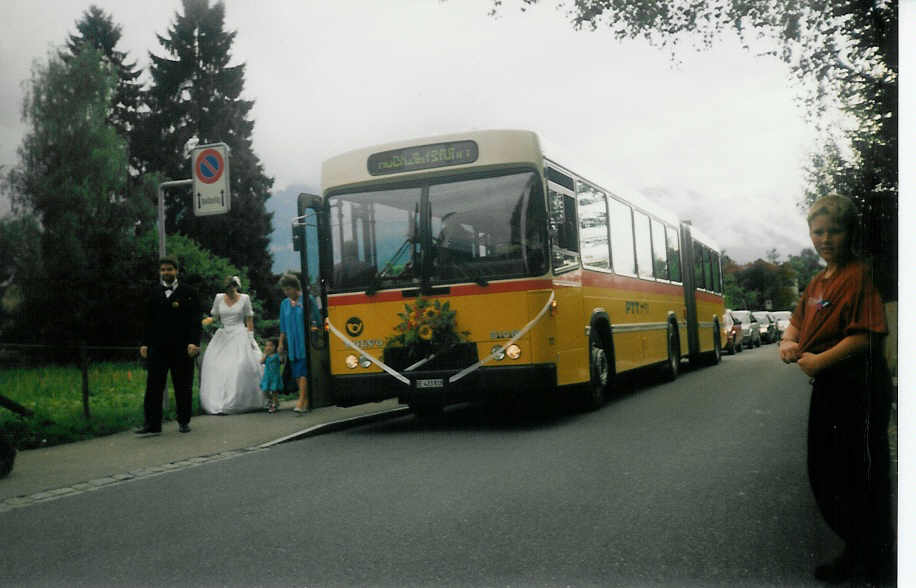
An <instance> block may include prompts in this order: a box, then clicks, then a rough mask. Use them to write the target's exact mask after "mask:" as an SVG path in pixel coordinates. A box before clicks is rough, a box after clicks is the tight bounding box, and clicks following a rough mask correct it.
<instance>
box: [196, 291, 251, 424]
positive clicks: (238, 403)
mask: <svg viewBox="0 0 916 588" xmlns="http://www.w3.org/2000/svg"><path fill="white" fill-rule="evenodd" d="M240 288H241V281H240V280H239V278H238V276H232V277H231V278H229V279H227V280H226V293H225V294H217V295H216V298H214V299H213V308H211V309H210V316H211V317H213V318H214V319H216V320H219V321H220V322H222V327H220V328H219V329H217V331H216V333H215V334H214V335H213V339H211V340H210V344H209V345H207V350H206V351H205V352H204V358H203V362H202V363H201V366H200V407H201V409H202V410H203V411H204V412H207V413H210V414H231V413H236V412H246V411H251V410H258V409H260V408H263V406H264V395H263V393H262V392H261V385H260V383H261V373H262V371H261V370H263V369H264V368H263V367H262V366H261V350H260V349H259V348H258V345H257V343H255V340H254V310H253V309H252V307H251V298H249V297H248V295H247V294H242V293H240V292H239V289H240Z"/></svg>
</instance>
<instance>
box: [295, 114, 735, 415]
mask: <svg viewBox="0 0 916 588" xmlns="http://www.w3.org/2000/svg"><path fill="white" fill-rule="evenodd" d="M300 206H304V205H302V204H301V203H300ZM308 207H310V208H312V209H313V211H310V212H311V213H312V214H313V215H314V217H315V218H316V219H317V227H318V238H317V240H316V243H317V248H318V249H319V251H318V255H314V252H311V254H312V255H313V256H314V257H316V258H318V259H319V260H320V262H319V265H320V272H319V273H320V276H321V284H322V288H321V292H322V297H323V302H324V304H323V307H324V308H325V310H326V327H327V330H328V334H327V337H328V354H329V366H330V370H329V371H330V373H329V374H324V375H323V376H324V377H329V378H330V380H331V383H332V390H333V401H334V402H335V403H336V404H338V405H341V406H349V405H354V404H360V403H365V402H372V401H379V400H383V399H387V398H394V397H396V398H398V399H399V400H400V402H401V403H404V404H408V405H410V406H411V407H413V408H414V409H415V410H416V411H418V412H422V411H424V410H435V409H439V408H441V407H442V406H444V405H448V404H453V403H458V402H462V401H467V400H474V399H481V398H484V399H485V398H489V397H491V396H495V395H499V394H502V393H505V392H511V393H514V394H515V395H520V396H523V397H524V396H526V395H531V396H532V398H534V397H536V396H541V395H543V394H545V393H552V392H554V391H556V390H571V391H574V392H576V393H579V394H581V395H582V397H583V400H584V401H585V402H587V403H588V405H589V406H592V407H597V406H599V405H600V404H601V403H602V401H603V399H604V397H605V395H606V393H607V391H608V389H609V387H610V386H612V384H613V380H614V376H615V375H616V374H619V373H622V372H625V371H628V370H633V369H636V368H642V367H645V366H650V365H659V366H661V367H662V368H663V369H664V370H665V372H666V374H667V375H668V376H669V377H670V378H672V379H673V378H674V377H676V376H677V373H678V370H679V366H680V364H681V360H682V359H689V360H690V361H691V362H695V361H698V360H700V359H708V360H710V361H711V362H712V363H715V362H718V360H719V357H720V350H721V342H720V331H719V324H720V320H721V319H720V317H721V315H722V313H723V310H724V307H723V299H722V287H721V284H722V280H721V271H720V259H719V257H720V256H719V252H718V249H717V247H716V246H715V244H714V243H713V242H712V241H711V240H710V239H708V238H707V237H704V236H702V235H701V233H700V232H699V231H698V230H697V229H696V228H695V227H692V226H690V224H689V223H686V222H680V221H679V220H678V219H677V218H676V217H675V216H674V215H673V214H671V213H670V212H668V211H665V210H663V209H662V208H660V207H658V206H656V205H654V204H653V203H651V202H649V201H647V200H646V199H645V198H643V197H640V196H639V195H637V194H634V193H623V192H620V191H619V190H615V189H614V187H613V185H612V184H610V183H607V181H606V180H605V179H604V178H603V177H602V176H601V175H600V174H599V173H594V172H592V171H586V170H585V169H583V168H580V167H576V162H575V161H568V160H565V159H561V158H560V155H558V154H557V153H555V152H554V151H552V150H551V149H549V148H547V147H545V146H544V144H543V142H542V141H541V140H540V139H539V137H538V136H537V135H536V134H535V133H532V132H528V131H515V130H492V131H474V132H469V133H465V134H460V135H448V136H439V137H431V138H424V139H418V140H412V141H403V142H398V143H391V144H387V145H381V146H376V147H371V148H367V149H359V150H356V151H351V152H349V153H345V154H343V155H340V156H337V157H334V158H332V159H329V160H328V161H326V162H325V163H324V166H323V168H322V193H321V196H320V197H312V199H311V202H310V204H308ZM418 302H419V304H420V306H421V307H422V306H423V305H424V304H427V305H430V306H431V307H434V305H436V304H438V305H439V307H440V308H441V307H442V306H443V305H445V304H446V303H447V304H448V307H447V308H448V309H450V311H452V312H454V323H455V324H456V328H455V330H456V331H457V332H460V333H465V334H466V336H465V338H464V340H462V341H461V342H458V343H457V344H454V345H453V346H451V347H450V348H448V349H444V350H442V349H440V350H439V351H438V352H437V353H436V354H430V355H428V356H423V357H421V358H420V360H419V361H417V359H418V358H417V356H416V355H413V356H411V354H410V353H407V351H408V348H405V347H403V346H402V347H392V346H388V347H387V348H386V342H387V341H388V340H389V339H390V338H391V337H393V336H395V335H397V334H398V333H400V332H403V329H404V328H405V327H404V324H403V323H404V321H406V320H410V316H409V313H408V312H407V311H408V310H410V309H415V308H416V306H417V305H418ZM428 312H434V311H432V310H430V311H428ZM399 324H400V325H401V326H400V327H399ZM399 329H401V330H400V331H399ZM421 336H422V334H421ZM313 365H314V364H313Z"/></svg>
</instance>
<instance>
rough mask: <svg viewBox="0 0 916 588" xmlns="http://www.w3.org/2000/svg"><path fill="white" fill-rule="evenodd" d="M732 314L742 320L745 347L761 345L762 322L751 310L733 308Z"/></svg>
mask: <svg viewBox="0 0 916 588" xmlns="http://www.w3.org/2000/svg"><path fill="white" fill-rule="evenodd" d="M732 315H733V316H734V317H735V318H736V319H738V320H739V321H741V335H742V337H741V338H742V343H743V344H744V346H745V347H747V348H748V349H750V348H751V347H760V324H759V323H758V322H757V319H756V318H755V317H754V315H753V314H751V311H749V310H733V311H732Z"/></svg>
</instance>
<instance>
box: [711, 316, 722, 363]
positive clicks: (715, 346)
mask: <svg viewBox="0 0 916 588" xmlns="http://www.w3.org/2000/svg"><path fill="white" fill-rule="evenodd" d="M715 329H716V330H715V332H714V333H713V335H712V351H711V352H710V353H709V363H710V365H716V364H718V363H719V362H720V361H722V340H721V338H720V336H719V326H718V325H716V327H715Z"/></svg>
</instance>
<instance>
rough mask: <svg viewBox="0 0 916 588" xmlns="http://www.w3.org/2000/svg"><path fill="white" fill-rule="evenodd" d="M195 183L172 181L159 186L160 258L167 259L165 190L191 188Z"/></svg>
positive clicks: (157, 203)
mask: <svg viewBox="0 0 916 588" xmlns="http://www.w3.org/2000/svg"><path fill="white" fill-rule="evenodd" d="M193 183H194V180H193V179H187V180H172V181H170V182H162V183H161V184H159V190H158V192H159V198H158V201H157V202H156V213H157V216H158V221H159V257H165V190H166V189H167V188H178V187H180V186H190V185H191V184H193Z"/></svg>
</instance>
